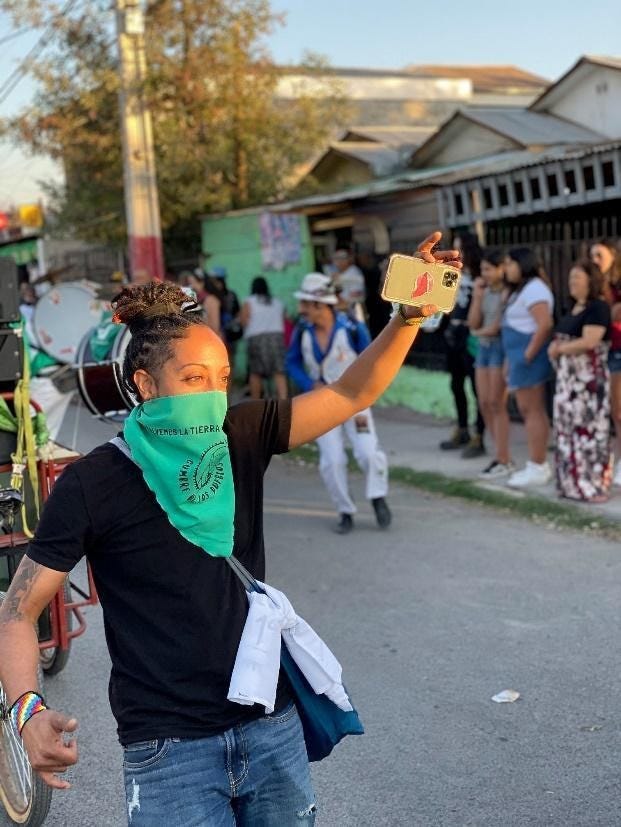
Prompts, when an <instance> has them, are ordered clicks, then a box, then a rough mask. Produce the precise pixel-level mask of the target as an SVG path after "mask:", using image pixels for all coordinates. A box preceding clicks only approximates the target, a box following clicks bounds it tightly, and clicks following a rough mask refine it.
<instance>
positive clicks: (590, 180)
mask: <svg viewBox="0 0 621 827" xmlns="http://www.w3.org/2000/svg"><path fill="white" fill-rule="evenodd" d="M582 176H583V178H584V188H585V190H594V189H595V171H594V169H593V165H592V164H587V165H586V166H584V167H582Z"/></svg>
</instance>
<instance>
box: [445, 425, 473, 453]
mask: <svg viewBox="0 0 621 827" xmlns="http://www.w3.org/2000/svg"><path fill="white" fill-rule="evenodd" d="M469 442H470V434H469V433H468V429H467V428H455V430H454V431H453V433H452V434H451V438H450V439H445V440H444V442H441V443H440V448H441V449H442V450H443V451H454V450H455V449H456V448H463V447H464V445H467V444H468V443H469Z"/></svg>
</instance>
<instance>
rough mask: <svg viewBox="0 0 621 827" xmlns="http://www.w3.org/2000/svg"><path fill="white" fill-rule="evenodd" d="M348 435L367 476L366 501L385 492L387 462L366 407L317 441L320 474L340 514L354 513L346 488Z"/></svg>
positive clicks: (381, 495)
mask: <svg viewBox="0 0 621 827" xmlns="http://www.w3.org/2000/svg"><path fill="white" fill-rule="evenodd" d="M344 436H347V439H348V440H349V443H350V444H351V447H352V449H353V451H354V457H355V459H356V462H357V463H358V465H359V466H360V470H361V471H363V472H364V473H365V474H366V478H367V481H366V496H367V499H369V500H374V499H375V498H376V497H385V496H386V494H387V493H388V460H387V459H386V454H385V453H384V452H383V451H382V449H381V448H380V447H379V444H378V441H377V434H376V433H375V424H374V422H373V414H372V413H371V409H370V408H367V409H366V410H364V411H361V412H360V413H359V414H356V416H354V417H352V418H351V419H348V420H347V422H345V423H344V424H343V425H339V426H338V428H333V429H332V430H331V431H328V433H327V434H324V435H323V436H320V437H319V439H318V440H317V445H318V446H319V472H320V474H321V477H322V479H323V481H324V483H325V486H326V488H327V489H328V493H329V494H330V497H331V498H332V502H333V503H334V505H335V507H336V510H337V511H338V513H339V514H355V513H356V506H355V505H354V503H353V501H352V499H351V497H350V496H349V488H348V485H347V454H346V453H345V446H344V441H343V437H344Z"/></svg>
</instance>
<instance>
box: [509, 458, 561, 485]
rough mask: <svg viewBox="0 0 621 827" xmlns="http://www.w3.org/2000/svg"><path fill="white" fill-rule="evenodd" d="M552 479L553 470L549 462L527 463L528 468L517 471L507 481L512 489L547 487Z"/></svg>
mask: <svg viewBox="0 0 621 827" xmlns="http://www.w3.org/2000/svg"><path fill="white" fill-rule="evenodd" d="M551 479H552V469H551V468H550V464H549V463H548V462H542V463H541V464H540V463H538V462H531V461H530V460H529V461H528V462H527V463H526V467H525V468H522V470H521V471H516V472H515V474H512V475H511V476H510V477H509V479H508V480H507V485H508V486H509V487H510V488H529V487H530V486H536V485H546V484H547V483H549V482H550V480H551Z"/></svg>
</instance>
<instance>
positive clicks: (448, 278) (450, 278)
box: [442, 270, 457, 288]
mask: <svg viewBox="0 0 621 827" xmlns="http://www.w3.org/2000/svg"><path fill="white" fill-rule="evenodd" d="M456 281H457V273H456V272H455V271H454V270H446V272H445V273H444V275H443V277H442V286H443V287H448V288H452V287H455V282H456Z"/></svg>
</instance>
